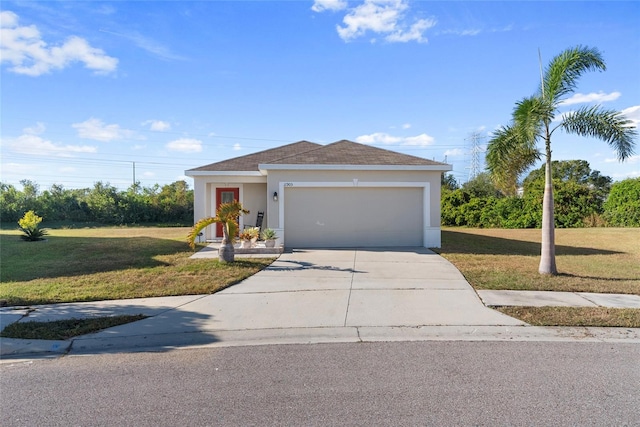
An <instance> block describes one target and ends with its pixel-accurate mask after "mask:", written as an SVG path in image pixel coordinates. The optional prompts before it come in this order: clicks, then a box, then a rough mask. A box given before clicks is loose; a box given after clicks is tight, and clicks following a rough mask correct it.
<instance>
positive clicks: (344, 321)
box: [0, 248, 640, 357]
mask: <svg viewBox="0 0 640 427" xmlns="http://www.w3.org/2000/svg"><path fill="white" fill-rule="evenodd" d="M514 292H515V293H514ZM550 294H559V293H522V292H518V291H480V296H481V297H482V298H483V300H484V302H485V304H487V305H492V306H496V305H538V304H540V303H541V301H545V303H544V305H549V303H547V302H549V301H554V302H555V303H556V304H560V302H561V301H565V303H566V304H567V305H572V304H576V302H575V301H576V300H575V298H580V301H581V303H583V301H590V303H591V304H593V306H596V305H598V303H597V302H594V301H600V302H601V303H602V302H606V301H605V300H606V298H609V300H610V301H613V302H615V303H616V304H618V305H616V306H620V305H621V304H622V305H624V304H627V302H625V301H627V299H626V298H622V297H619V296H618V297H616V298H613V299H612V298H611V296H607V295H604V296H602V295H601V296H599V297H597V298H595V297H593V296H592V295H585V294H580V295H576V294H572V293H562V294H563V295H550ZM564 294H568V295H564ZM628 297H636V299H634V298H631V302H630V303H629V304H632V306H633V307H638V305H633V304H640V301H637V299H640V297H638V296H628ZM588 298H591V300H589V299H588ZM598 298H599V299H598ZM485 304H483V303H482V301H481V300H480V298H479V297H478V294H476V292H475V291H474V290H473V288H472V287H471V286H470V285H469V284H468V283H467V281H466V280H465V279H464V277H463V276H462V274H460V272H459V271H458V270H457V269H456V268H455V267H454V266H453V265H452V264H451V263H449V262H448V261H447V260H445V259H444V258H442V257H440V256H439V255H437V254H435V253H433V252H432V251H429V250H427V249H422V248H412V249H398V248H388V249H342V250H337V249H336V250H294V251H291V252H288V253H284V254H283V255H282V256H280V257H279V258H278V259H277V260H276V261H275V262H274V263H273V264H272V265H271V266H269V267H268V268H266V269H265V270H263V271H261V272H259V273H258V274H256V275H254V276H252V277H250V278H248V279H246V280H244V281H243V282H241V283H239V284H236V285H234V286H232V287H230V288H227V289H225V290H223V291H221V292H218V293H216V294H213V295H197V296H179V297H163V298H144V299H134V300H120V301H101V302H87V303H75V304H57V305H49V306H36V307H33V308H31V309H22V310H12V309H11V308H8V309H7V308H5V309H0V322H1V327H4V326H5V325H6V324H8V323H12V322H14V321H20V322H24V321H51V320H59V319H65V318H74V317H75V318H86V317H91V316H111V315H118V314H145V315H148V316H150V317H149V318H147V319H144V320H141V321H138V322H133V323H130V324H127V325H121V326H117V327H113V328H109V329H107V330H104V331H101V332H98V333H95V334H90V335H85V336H81V337H77V338H75V339H73V340H68V341H55V342H51V341H37V340H12V339H6V338H3V339H1V340H0V347H1V354H2V356H3V357H7V356H15V355H20V354H27V353H71V354H83V353H100V352H108V351H136V350H142V349H151V350H155V351H163V350H168V349H173V348H178V347H185V346H231V345H258V344H285V343H321V342H361V341H399V340H427V339H437V340H442V339H449V340H532V339H541V340H557V339H562V340H565V339H581V340H585V339H593V340H597V341H602V340H613V341H617V340H625V342H629V341H630V340H631V341H634V340H635V341H634V342H640V330H637V329H631V330H617V329H615V328H539V327H532V326H528V325H526V324H525V323H523V322H521V321H519V320H517V319H514V318H512V317H509V316H506V315H504V314H502V313H499V312H497V311H495V310H492V309H490V308H487V307H486V306H485Z"/></svg>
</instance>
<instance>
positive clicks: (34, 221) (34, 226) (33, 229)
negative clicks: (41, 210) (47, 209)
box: [18, 211, 47, 242]
mask: <svg viewBox="0 0 640 427" xmlns="http://www.w3.org/2000/svg"><path fill="white" fill-rule="evenodd" d="M41 222H42V217H39V216H38V215H36V214H35V212H33V211H29V212H27V213H25V214H24V216H23V217H22V218H21V219H20V220H19V221H18V225H19V226H20V230H21V231H22V232H23V233H24V234H23V235H22V236H20V237H21V238H22V239H24V240H27V241H29V242H35V241H38V240H44V236H46V234H47V230H46V229H44V228H40V227H39V225H40V223H41Z"/></svg>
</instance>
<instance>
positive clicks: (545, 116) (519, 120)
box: [513, 96, 554, 141]
mask: <svg viewBox="0 0 640 427" xmlns="http://www.w3.org/2000/svg"><path fill="white" fill-rule="evenodd" d="M553 114H554V107H553V105H551V103H549V102H546V101H545V100H543V99H542V98H541V97H539V96H531V97H529V98H524V99H522V100H521V101H519V102H516V107H515V108H514V110H513V123H514V128H515V129H514V130H515V131H517V132H518V134H519V138H522V139H523V141H536V140H537V139H538V137H540V136H541V129H542V126H543V125H544V124H545V123H549V122H551V120H552V119H553Z"/></svg>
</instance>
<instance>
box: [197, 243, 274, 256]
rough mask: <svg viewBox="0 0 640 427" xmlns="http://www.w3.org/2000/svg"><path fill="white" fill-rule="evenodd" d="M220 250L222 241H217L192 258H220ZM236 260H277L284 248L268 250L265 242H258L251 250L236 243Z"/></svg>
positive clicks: (234, 246)
mask: <svg viewBox="0 0 640 427" xmlns="http://www.w3.org/2000/svg"><path fill="white" fill-rule="evenodd" d="M219 248H220V240H219V239H217V240H216V241H214V242H210V243H209V244H208V245H207V246H206V247H205V248H203V249H201V250H199V251H198V252H196V253H195V254H193V255H191V256H190V258H193V259H199V258H216V259H217V258H218V249H219ZM233 249H234V252H235V257H236V258H277V257H279V256H280V255H281V254H282V252H283V251H284V248H283V247H282V246H276V247H275V248H267V247H265V246H264V242H257V243H256V246H255V247H253V248H250V249H247V248H241V247H240V242H236V243H235V244H234V245H233Z"/></svg>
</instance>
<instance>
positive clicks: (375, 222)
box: [185, 141, 452, 248]
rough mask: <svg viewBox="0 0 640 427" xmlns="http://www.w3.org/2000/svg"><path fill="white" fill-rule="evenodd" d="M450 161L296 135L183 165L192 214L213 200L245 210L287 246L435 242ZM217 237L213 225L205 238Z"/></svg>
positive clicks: (247, 220)
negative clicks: (287, 141) (189, 186)
mask: <svg viewBox="0 0 640 427" xmlns="http://www.w3.org/2000/svg"><path fill="white" fill-rule="evenodd" d="M451 169H452V168H451V165H448V164H445V163H440V162H436V161H432V160H427V159H424V158H421V157H416V156H410V155H406V154H401V153H398V152H394V151H390V150H384V149H381V148H376V147H372V146H369V145H364V144H359V143H355V142H351V141H338V142H334V143H332V144H328V145H321V144H316V143H313V142H308V141H300V142H296V143H293V144H288V145H284V146H281V147H277V148H272V149H269V150H265V151H260V152H258V153H253V154H248V155H245V156H240V157H236V158H233V159H229V160H224V161H221V162H217V163H212V164H210V165H206V166H201V167H198V168H195V169H189V170H187V171H185V174H186V175H187V176H190V177H192V178H193V179H194V216H195V221H198V220H200V219H201V218H205V217H209V216H214V215H215V212H216V208H217V206H218V205H219V204H220V203H224V202H229V201H233V200H239V201H240V202H241V203H242V205H243V206H244V207H245V208H246V209H248V210H249V211H250V213H249V214H247V215H243V216H241V217H240V229H243V227H244V226H245V225H255V224H256V219H257V215H258V213H259V212H262V215H263V224H262V229H265V228H272V229H274V230H275V231H276V232H277V234H278V237H279V240H278V243H279V244H283V245H284V246H286V247H289V248H292V247H295V248H322V247H376V246H378V247H380V246H424V247H440V183H441V175H442V173H443V172H445V171H450V170H451ZM221 237H222V231H221V229H220V227H217V226H216V225H212V226H210V227H207V229H206V230H205V239H206V240H215V239H216V238H221Z"/></svg>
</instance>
